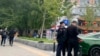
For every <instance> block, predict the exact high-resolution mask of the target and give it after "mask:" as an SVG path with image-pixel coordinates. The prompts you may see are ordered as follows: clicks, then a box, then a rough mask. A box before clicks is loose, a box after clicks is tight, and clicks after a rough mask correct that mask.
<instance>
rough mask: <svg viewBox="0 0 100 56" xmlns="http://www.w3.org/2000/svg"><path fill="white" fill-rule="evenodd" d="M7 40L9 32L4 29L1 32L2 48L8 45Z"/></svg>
mask: <svg viewBox="0 0 100 56" xmlns="http://www.w3.org/2000/svg"><path fill="white" fill-rule="evenodd" d="M6 38H7V31H6V29H3V30H2V32H1V46H2V45H3V46H5V43H6Z"/></svg>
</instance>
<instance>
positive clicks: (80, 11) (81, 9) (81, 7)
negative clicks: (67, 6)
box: [71, 0, 100, 31]
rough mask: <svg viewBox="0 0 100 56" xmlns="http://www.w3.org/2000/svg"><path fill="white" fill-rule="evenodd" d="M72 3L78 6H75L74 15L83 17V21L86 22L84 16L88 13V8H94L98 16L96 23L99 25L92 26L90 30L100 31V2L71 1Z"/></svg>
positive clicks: (94, 0)
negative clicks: (99, 7)
mask: <svg viewBox="0 0 100 56" xmlns="http://www.w3.org/2000/svg"><path fill="white" fill-rule="evenodd" d="M71 2H72V3H74V2H76V5H74V6H73V8H72V14H73V15H80V16H82V17H83V20H84V15H85V13H86V8H87V6H90V7H92V8H93V9H94V12H95V16H96V17H95V21H96V23H97V24H96V26H98V27H94V26H91V27H90V28H89V30H97V31H100V9H98V6H99V5H100V0H71ZM92 27H94V28H92ZM83 28H85V27H83Z"/></svg>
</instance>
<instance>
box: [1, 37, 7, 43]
mask: <svg viewBox="0 0 100 56" xmlns="http://www.w3.org/2000/svg"><path fill="white" fill-rule="evenodd" d="M5 43H6V36H2V40H1V45H3V44H4V45H5Z"/></svg>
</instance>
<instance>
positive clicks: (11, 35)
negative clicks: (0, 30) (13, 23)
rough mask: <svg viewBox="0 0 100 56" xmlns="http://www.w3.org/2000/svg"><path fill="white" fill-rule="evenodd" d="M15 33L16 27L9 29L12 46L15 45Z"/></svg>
mask: <svg viewBox="0 0 100 56" xmlns="http://www.w3.org/2000/svg"><path fill="white" fill-rule="evenodd" d="M15 34H16V31H15V30H14V29H11V30H10V31H9V44H10V46H13V40H14V36H15Z"/></svg>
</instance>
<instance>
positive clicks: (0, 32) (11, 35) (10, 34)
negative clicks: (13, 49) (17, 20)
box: [0, 28, 16, 46]
mask: <svg viewBox="0 0 100 56" xmlns="http://www.w3.org/2000/svg"><path fill="white" fill-rule="evenodd" d="M15 34H16V31H15V30H14V29H11V30H10V31H7V29H6V28H4V29H1V30H0V35H1V46H5V43H6V39H9V45H10V46H13V40H14V36H15Z"/></svg>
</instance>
